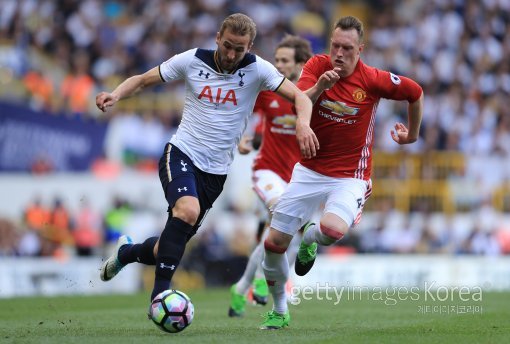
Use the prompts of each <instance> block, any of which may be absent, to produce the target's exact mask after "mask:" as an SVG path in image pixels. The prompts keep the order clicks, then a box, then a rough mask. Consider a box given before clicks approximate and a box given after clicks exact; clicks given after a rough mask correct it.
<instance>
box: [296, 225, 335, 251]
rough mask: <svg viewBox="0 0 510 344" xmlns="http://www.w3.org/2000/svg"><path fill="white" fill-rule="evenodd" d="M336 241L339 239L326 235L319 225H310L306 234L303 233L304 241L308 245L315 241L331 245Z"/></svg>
mask: <svg viewBox="0 0 510 344" xmlns="http://www.w3.org/2000/svg"><path fill="white" fill-rule="evenodd" d="M336 241H337V240H336V239H334V238H331V237H329V236H327V235H324V234H323V233H322V232H321V230H320V227H319V226H317V225H311V226H310V227H308V229H307V230H306V232H305V234H304V235H303V242H304V243H305V244H307V245H311V244H313V243H314V242H316V243H318V244H320V245H325V246H329V245H331V244H333V243H335V242H336Z"/></svg>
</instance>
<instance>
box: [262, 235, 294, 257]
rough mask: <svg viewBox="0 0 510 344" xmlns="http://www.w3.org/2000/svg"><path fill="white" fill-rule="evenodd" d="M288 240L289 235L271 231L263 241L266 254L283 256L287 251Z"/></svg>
mask: <svg viewBox="0 0 510 344" xmlns="http://www.w3.org/2000/svg"><path fill="white" fill-rule="evenodd" d="M286 236H288V237H289V238H287V237H286ZM290 240H292V237H291V236H290V235H286V234H283V233H280V232H277V231H275V230H271V232H270V233H269V235H268V237H267V238H266V240H264V248H265V249H266V251H268V252H272V253H279V254H283V253H285V251H287V247H289V242H290Z"/></svg>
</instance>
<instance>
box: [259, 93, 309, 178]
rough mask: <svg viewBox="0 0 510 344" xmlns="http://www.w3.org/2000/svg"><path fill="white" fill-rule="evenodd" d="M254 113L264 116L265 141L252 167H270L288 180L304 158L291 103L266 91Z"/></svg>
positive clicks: (260, 96) (268, 168) (263, 140)
mask: <svg viewBox="0 0 510 344" xmlns="http://www.w3.org/2000/svg"><path fill="white" fill-rule="evenodd" d="M253 112H256V113H258V114H259V115H260V116H261V118H262V121H261V122H262V125H263V132H262V144H261V146H260V149H259V153H258V154H257V156H256V157H255V161H254V163H253V170H261V169H265V170H271V171H273V172H275V173H276V174H278V175H279V176H280V177H282V179H283V180H285V181H286V182H289V181H290V177H291V175H292V169H293V167H294V165H295V164H296V163H297V162H298V161H299V159H300V158H301V154H300V151H299V146H298V144H297V141H296V114H295V113H294V111H293V109H292V104H291V103H290V102H288V101H287V100H286V99H284V98H282V97H280V96H279V95H278V94H276V93H274V92H271V91H263V92H260V93H259V96H258V98H257V102H256V103H255V108H254V109H253Z"/></svg>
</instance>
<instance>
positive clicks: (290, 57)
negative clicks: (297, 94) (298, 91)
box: [274, 47, 303, 82]
mask: <svg viewBox="0 0 510 344" xmlns="http://www.w3.org/2000/svg"><path fill="white" fill-rule="evenodd" d="M294 56H295V49H294V48H288V47H281V48H278V49H276V52H275V55H274V61H275V67H276V69H278V71H279V72H280V73H282V74H283V75H284V76H285V77H286V78H287V79H289V80H290V81H292V82H296V81H297V79H298V78H299V74H300V73H301V68H303V64H302V63H296V60H295V59H294Z"/></svg>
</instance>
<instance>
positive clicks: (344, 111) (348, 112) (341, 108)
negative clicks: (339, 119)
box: [320, 100, 359, 116]
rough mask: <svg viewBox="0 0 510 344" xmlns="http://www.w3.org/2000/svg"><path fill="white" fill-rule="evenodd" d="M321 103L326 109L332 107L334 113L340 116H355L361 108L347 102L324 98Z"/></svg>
mask: <svg viewBox="0 0 510 344" xmlns="http://www.w3.org/2000/svg"><path fill="white" fill-rule="evenodd" d="M320 105H321V106H323V107H325V108H326V109H330V110H331V112H332V113H334V114H336V115H339V116H355V115H356V114H357V113H358V111H359V108H355V107H350V106H347V104H345V103H343V102H332V101H329V100H323V101H321V104H320Z"/></svg>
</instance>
